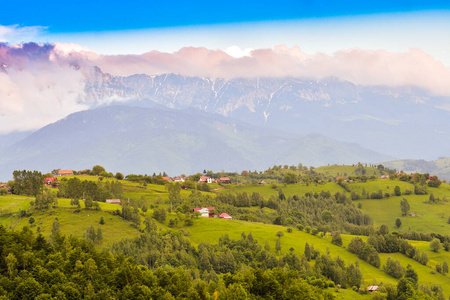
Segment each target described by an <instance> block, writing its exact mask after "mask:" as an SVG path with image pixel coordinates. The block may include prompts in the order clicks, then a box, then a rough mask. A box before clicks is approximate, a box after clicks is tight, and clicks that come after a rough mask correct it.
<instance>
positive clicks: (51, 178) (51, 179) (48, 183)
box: [44, 177, 56, 185]
mask: <svg viewBox="0 0 450 300" xmlns="http://www.w3.org/2000/svg"><path fill="white" fill-rule="evenodd" d="M55 180H56V177H46V178H45V179H44V183H45V184H46V185H51V184H52V182H53V181H55Z"/></svg>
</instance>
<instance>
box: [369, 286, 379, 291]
mask: <svg viewBox="0 0 450 300" xmlns="http://www.w3.org/2000/svg"><path fill="white" fill-rule="evenodd" d="M368 290H369V292H375V291H377V290H378V285H371V286H369V287H368Z"/></svg>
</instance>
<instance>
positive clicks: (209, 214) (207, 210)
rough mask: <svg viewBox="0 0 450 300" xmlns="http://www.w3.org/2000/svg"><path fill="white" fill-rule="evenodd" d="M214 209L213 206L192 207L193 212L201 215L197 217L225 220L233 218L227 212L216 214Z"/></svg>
mask: <svg viewBox="0 0 450 300" xmlns="http://www.w3.org/2000/svg"><path fill="white" fill-rule="evenodd" d="M215 210H216V209H215V208H214V207H196V208H194V209H193V211H194V212H196V211H198V212H199V213H200V214H201V215H200V216H199V217H203V218H220V219H226V220H233V218H232V217H231V216H230V215H228V214H227V213H222V214H220V215H219V216H217V215H216V214H215V213H214V211H215Z"/></svg>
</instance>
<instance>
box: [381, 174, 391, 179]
mask: <svg viewBox="0 0 450 300" xmlns="http://www.w3.org/2000/svg"><path fill="white" fill-rule="evenodd" d="M381 179H389V175H381Z"/></svg>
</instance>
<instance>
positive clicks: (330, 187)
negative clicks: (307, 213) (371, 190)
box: [217, 183, 345, 199]
mask: <svg viewBox="0 0 450 300" xmlns="http://www.w3.org/2000/svg"><path fill="white" fill-rule="evenodd" d="M279 188H281V189H282V191H283V193H284V194H285V196H286V197H287V196H293V195H298V196H304V195H305V194H306V193H308V192H311V193H313V194H314V193H318V194H320V192H321V191H329V192H330V193H331V194H335V193H336V192H345V190H344V189H343V188H342V187H341V186H340V185H338V184H336V183H325V184H314V183H313V184H309V185H306V184H288V185H284V184H278V185H277V188H276V189H275V188H273V187H272V185H270V184H266V185H258V184H250V185H246V184H242V185H229V186H224V188H223V189H220V190H217V193H233V194H234V193H243V192H246V193H247V194H249V195H251V194H252V193H253V192H257V193H259V194H261V196H263V197H264V198H266V199H267V198H269V197H271V196H278V191H277V190H278V189H279Z"/></svg>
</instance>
